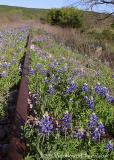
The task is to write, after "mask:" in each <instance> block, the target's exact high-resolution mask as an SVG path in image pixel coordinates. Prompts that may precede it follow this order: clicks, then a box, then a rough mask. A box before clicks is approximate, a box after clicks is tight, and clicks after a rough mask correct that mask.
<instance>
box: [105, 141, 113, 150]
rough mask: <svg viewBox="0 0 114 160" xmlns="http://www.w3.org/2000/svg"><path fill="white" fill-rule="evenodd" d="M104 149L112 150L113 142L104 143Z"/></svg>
mask: <svg viewBox="0 0 114 160" xmlns="http://www.w3.org/2000/svg"><path fill="white" fill-rule="evenodd" d="M105 149H106V150H107V151H112V150H114V146H113V144H111V143H108V144H106V146H105Z"/></svg>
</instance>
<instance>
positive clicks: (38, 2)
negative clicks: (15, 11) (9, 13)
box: [0, 0, 114, 12]
mask: <svg viewBox="0 0 114 160" xmlns="http://www.w3.org/2000/svg"><path fill="white" fill-rule="evenodd" d="M74 1H77V0H0V5H10V6H22V7H28V8H60V7H63V6H68V5H70V4H72V2H74ZM78 7H79V6H78ZM79 8H81V9H85V8H86V7H85V6H80V7H79ZM113 8H114V7H112V6H110V7H109V6H107V7H106V6H99V7H98V6H97V7H96V8H94V10H95V11H108V12H112V11H113Z"/></svg>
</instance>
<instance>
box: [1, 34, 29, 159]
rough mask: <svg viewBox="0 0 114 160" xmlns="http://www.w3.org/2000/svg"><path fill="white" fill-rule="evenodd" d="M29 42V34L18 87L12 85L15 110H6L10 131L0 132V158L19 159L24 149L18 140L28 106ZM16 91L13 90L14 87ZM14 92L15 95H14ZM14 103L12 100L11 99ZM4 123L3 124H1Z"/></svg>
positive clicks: (21, 63)
mask: <svg viewBox="0 0 114 160" xmlns="http://www.w3.org/2000/svg"><path fill="white" fill-rule="evenodd" d="M30 42H31V35H30V34H29V35H28V37H27V42H26V45H25V53H24V58H23V60H21V62H20V65H21V68H22V73H21V81H20V84H19V87H15V86H14V87H13V88H12V89H13V94H14V95H12V96H15V97H13V100H14V98H15V99H16V98H17V102H16V108H15V112H13V113H12V111H8V112H9V113H8V114H9V123H10V124H9V125H10V128H11V132H9V134H8V135H6V134H5V131H2V132H0V137H1V138H0V139H1V141H0V147H1V148H0V150H1V153H0V160H2V159H4V160H5V159H6V160H21V159H22V158H23V154H24V151H25V145H24V144H23V143H22V142H21V140H20V129H21V125H23V124H24V123H25V121H26V119H27V106H28V101H27V100H28V81H27V75H28V72H29V48H30ZM15 88H16V91H15V92H14V89H15ZM16 94H18V95H17V97H16ZM10 103H11V100H10ZM13 103H14V101H13ZM3 123H4V124H3ZM7 124H8V122H4V121H2V125H7Z"/></svg>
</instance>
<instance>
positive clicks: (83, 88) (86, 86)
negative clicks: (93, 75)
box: [82, 83, 89, 93]
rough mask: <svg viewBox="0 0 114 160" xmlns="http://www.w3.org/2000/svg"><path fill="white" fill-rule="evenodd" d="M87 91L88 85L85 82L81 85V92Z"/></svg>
mask: <svg viewBox="0 0 114 160" xmlns="http://www.w3.org/2000/svg"><path fill="white" fill-rule="evenodd" d="M88 91H89V88H88V85H87V84H86V83H85V84H84V85H83V86H82V92H83V93H87V92H88Z"/></svg>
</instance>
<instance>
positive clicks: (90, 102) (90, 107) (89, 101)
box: [88, 97, 94, 109]
mask: <svg viewBox="0 0 114 160" xmlns="http://www.w3.org/2000/svg"><path fill="white" fill-rule="evenodd" d="M88 107H89V109H93V108H94V101H93V97H91V98H90V99H89V100H88Z"/></svg>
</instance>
